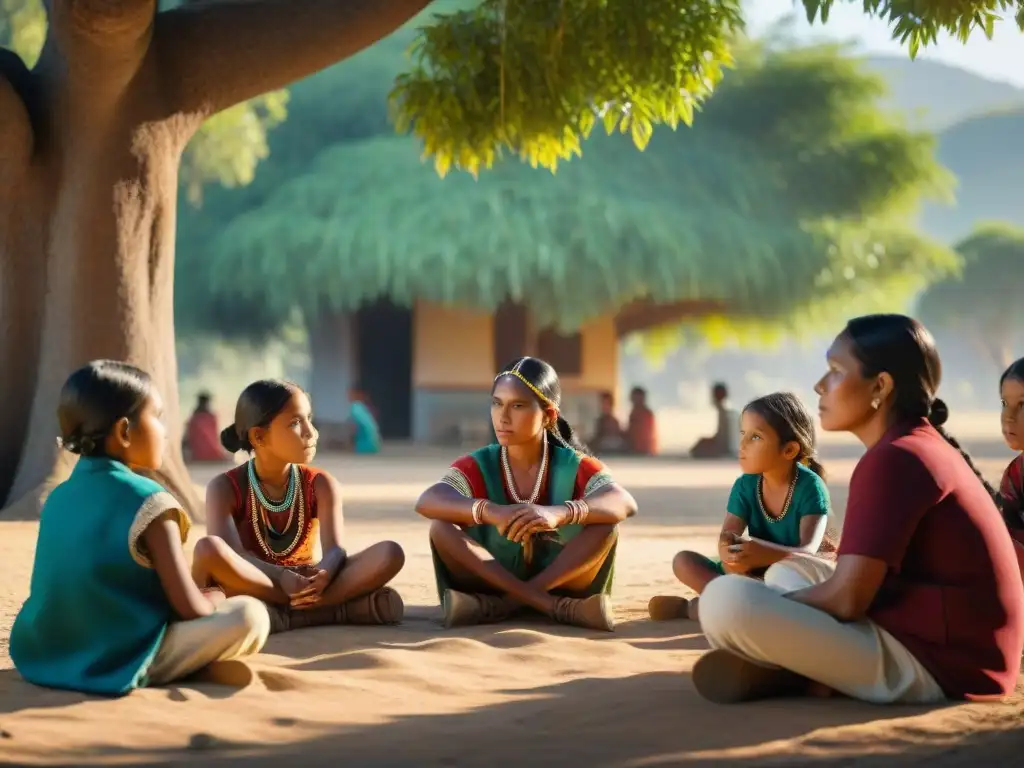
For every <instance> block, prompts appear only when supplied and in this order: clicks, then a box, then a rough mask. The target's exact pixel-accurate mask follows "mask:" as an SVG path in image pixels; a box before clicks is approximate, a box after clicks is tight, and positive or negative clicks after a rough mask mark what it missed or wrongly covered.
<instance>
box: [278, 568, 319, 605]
mask: <svg viewBox="0 0 1024 768" xmlns="http://www.w3.org/2000/svg"><path fill="white" fill-rule="evenodd" d="M310 581H312V579H309V578H307V577H305V576H303V575H302V574H300V573H296V572H295V571H292V570H285V571H282V573H281V576H280V578H279V579H278V581H277V585H278V586H279V587H280V588H281V591H282V592H284V593H285V594H286V595H288V597H289V598H292V597H295V596H296V595H297V594H299V593H300V592H302V591H303V590H304V589H306V587H308V586H309V583H310Z"/></svg>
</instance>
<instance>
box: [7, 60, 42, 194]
mask: <svg viewBox="0 0 1024 768" xmlns="http://www.w3.org/2000/svg"><path fill="white" fill-rule="evenodd" d="M31 86H32V75H31V73H30V72H29V71H28V68H27V67H26V66H25V62H23V61H22V60H21V57H20V56H18V54H16V53H14V51H9V50H7V49H6V48H0V197H3V195H4V192H5V190H6V189H9V188H12V187H13V185H14V184H15V182H16V181H17V180H18V176H19V175H20V174H21V172H22V171H23V170H24V169H26V168H27V167H28V163H29V160H30V159H31V157H32V150H33V147H34V144H35V142H34V135H35V134H34V131H33V129H32V118H31V115H30V109H31V103H32V98H31Z"/></svg>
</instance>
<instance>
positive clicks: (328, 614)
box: [270, 587, 405, 632]
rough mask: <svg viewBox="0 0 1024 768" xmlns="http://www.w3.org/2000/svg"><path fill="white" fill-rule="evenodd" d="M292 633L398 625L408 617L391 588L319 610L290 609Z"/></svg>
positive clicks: (272, 618) (289, 627)
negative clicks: (342, 626)
mask: <svg viewBox="0 0 1024 768" xmlns="http://www.w3.org/2000/svg"><path fill="white" fill-rule="evenodd" d="M285 610H286V612H287V615H288V620H287V628H288V629H305V628H307V627H323V626H329V625H336V624H355V625H373V624H378V625H379V624H398V623H399V622H401V621H402V617H403V616H404V615H405V603H404V602H402V596H401V595H399V594H398V592H396V591H395V590H394V589H392V588H391V587H382V588H381V589H378V590H376V591H375V592H371V593H370V594H368V595H363V596H362V597H357V598H355V599H354V600H349V601H348V602H347V603H342V604H341V605H325V606H320V607H318V608H299V609H295V608H287V609H285ZM270 626H271V632H274V631H275V630H274V616H273V613H271V622H270Z"/></svg>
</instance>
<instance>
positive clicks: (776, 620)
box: [700, 555, 945, 704]
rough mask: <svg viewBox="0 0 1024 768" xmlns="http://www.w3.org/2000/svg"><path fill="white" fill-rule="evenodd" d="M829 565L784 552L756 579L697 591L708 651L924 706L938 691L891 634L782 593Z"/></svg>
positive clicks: (868, 697) (848, 691)
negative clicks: (847, 620) (721, 650)
mask: <svg viewBox="0 0 1024 768" xmlns="http://www.w3.org/2000/svg"><path fill="white" fill-rule="evenodd" d="M834 570H835V564H834V563H832V562H828V561H825V560H821V559H819V558H816V557H811V556H809V555H792V556H790V557H787V558H786V559H785V560H782V561H780V562H778V563H776V564H775V565H773V566H772V567H771V568H769V569H768V571H767V573H766V574H765V578H764V582H763V583H762V582H760V581H755V580H754V579H748V578H746V577H744V576H735V575H730V576H721V577H719V578H717V579H714V580H713V581H712V582H711V583H709V584H708V585H707V587H706V588H705V590H704V592H703V593H702V594H701V596H700V624H701V628H702V629H703V630H704V634H705V636H706V637H707V639H708V642H710V643H711V646H712V647H713V648H724V649H726V650H730V651H735V652H736V653H739V654H741V655H743V656H745V657H747V658H748V659H750V660H751V661H755V662H758V663H760V664H764V665H765V666H772V667H782V668H783V669H788V670H790V671H792V672H796V673H797V674H799V675H803V676H804V677H806V678H808V679H810V680H814V681H817V682H819V683H822V684H824V685H827V686H828V687H829V688H831V689H833V690H835V691H838V692H840V693H843V694H845V695H847V696H850V697H852V698H855V699H862V700H864V701H870V702H873V703H876V704H891V703H897V702H898V703H908V704H909V703H930V702H938V701H943V700H944V699H945V695H944V694H943V692H942V689H941V688H940V687H939V685H938V683H936V682H935V679H934V678H933V677H932V676H931V674H929V672H928V671H927V670H926V669H925V668H924V667H923V666H921V664H920V662H918V660H917V659H915V658H914V657H913V656H912V655H911V654H910V651H908V650H907V649H906V647H904V645H903V644H902V643H900V642H899V641H898V640H897V639H896V638H895V637H893V636H892V635H890V634H889V633H888V632H886V631H885V630H884V629H882V628H881V627H879V626H877V625H876V624H874V623H872V622H870V621H866V620H865V621H857V622H850V623H843V622H840V621H838V620H837V619H835V618H833V617H832V616H830V615H828V614H827V613H825V612H824V611H819V610H818V609H816V608H812V607H810V606H808V605H804V604H802V603H798V602H796V601H795V600H790V599H788V598H786V597H784V596H783V595H784V593H786V592H791V591H794V590H797V589H804V588H806V587H810V586H814V585H815V584H820V583H822V582H824V581H826V580H827V579H828V578H829V577H830V576H831V575H832V573H833V571H834Z"/></svg>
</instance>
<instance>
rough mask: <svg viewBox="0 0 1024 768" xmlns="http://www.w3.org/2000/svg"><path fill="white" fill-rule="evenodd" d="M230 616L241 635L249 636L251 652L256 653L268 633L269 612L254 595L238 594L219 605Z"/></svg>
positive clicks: (265, 640)
mask: <svg viewBox="0 0 1024 768" xmlns="http://www.w3.org/2000/svg"><path fill="white" fill-rule="evenodd" d="M221 611H224V612H227V613H228V614H229V615H230V616H231V618H232V620H233V621H232V626H233V628H234V629H235V631H237V632H238V634H239V635H240V636H241V637H249V638H251V647H252V650H251V651H250V652H251V653H256V652H257V651H259V649H260V648H262V647H263V644H264V643H265V642H267V637H268V636H269V635H270V612H269V611H268V610H267V606H266V605H265V604H264V603H263V602H262V601H260V600H257V599H256V598H255V597H248V596H239V597H233V598H231V599H230V600H227V601H226V602H225V603H224V605H223V606H222V607H221Z"/></svg>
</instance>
